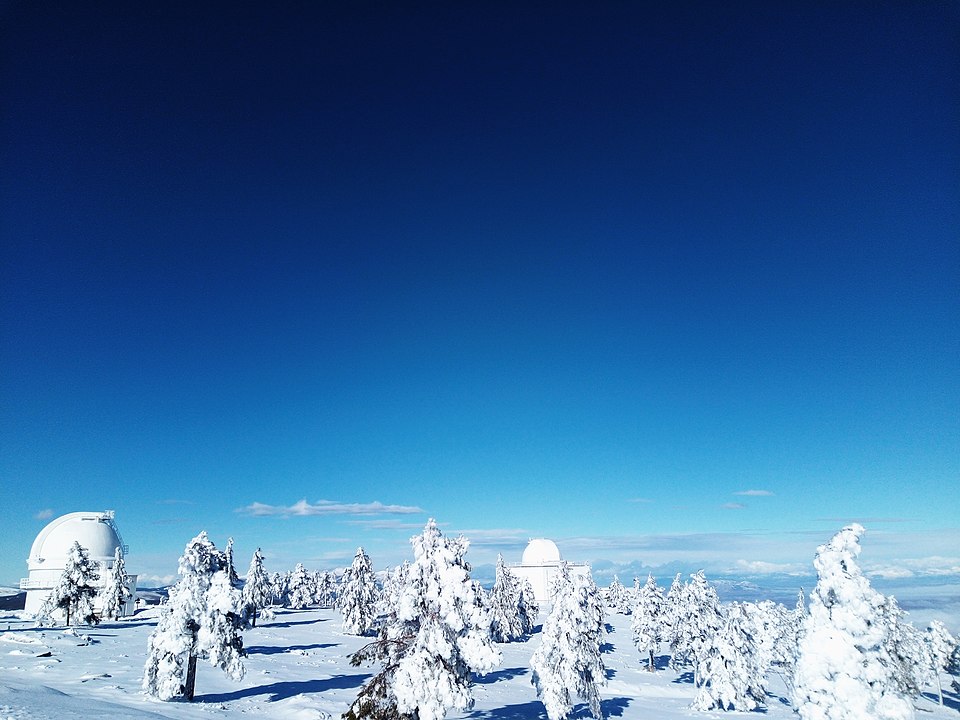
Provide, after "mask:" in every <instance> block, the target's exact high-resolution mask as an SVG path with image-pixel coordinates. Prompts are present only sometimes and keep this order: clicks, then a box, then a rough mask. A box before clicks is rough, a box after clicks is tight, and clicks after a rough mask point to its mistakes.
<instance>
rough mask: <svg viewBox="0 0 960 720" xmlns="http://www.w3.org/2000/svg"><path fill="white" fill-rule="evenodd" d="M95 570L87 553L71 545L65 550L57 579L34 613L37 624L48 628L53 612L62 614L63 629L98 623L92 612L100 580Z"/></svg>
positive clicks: (78, 546) (80, 546)
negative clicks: (63, 560)
mask: <svg viewBox="0 0 960 720" xmlns="http://www.w3.org/2000/svg"><path fill="white" fill-rule="evenodd" d="M98 567H99V564H98V563H97V562H96V561H94V560H91V559H90V553H88V552H87V549H86V548H85V547H83V546H82V545H80V543H79V542H76V541H74V543H73V545H71V546H70V549H69V550H67V560H66V563H65V564H64V568H63V572H62V573H61V574H60V579H59V580H57V584H56V585H55V586H54V588H53V590H52V591H51V592H50V594H49V595H48V596H47V598H46V600H44V602H43V605H42V606H41V607H40V611H39V612H38V613H37V622H38V623H39V624H41V625H46V624H50V623H52V622H53V621H54V616H55V614H56V613H57V612H61V613H63V616H64V624H66V625H70V624H71V623H78V622H80V623H83V624H85V625H93V624H95V623H97V622H99V620H98V618H97V616H96V614H95V613H94V611H93V601H94V598H96V596H97V586H98V583H97V581H98V580H99V579H100V573H99V572H98Z"/></svg>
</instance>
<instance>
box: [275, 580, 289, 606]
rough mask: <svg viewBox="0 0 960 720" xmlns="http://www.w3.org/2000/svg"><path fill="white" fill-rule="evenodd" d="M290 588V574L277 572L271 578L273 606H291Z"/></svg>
mask: <svg viewBox="0 0 960 720" xmlns="http://www.w3.org/2000/svg"><path fill="white" fill-rule="evenodd" d="M289 587H290V573H289V572H285V573H279V572H275V573H274V574H273V576H272V577H271V578H270V592H272V593H273V601H272V603H271V604H273V605H279V606H280V607H288V606H289V605H290V594H289V590H288V588H289Z"/></svg>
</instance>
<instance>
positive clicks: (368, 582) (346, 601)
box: [337, 547, 379, 635]
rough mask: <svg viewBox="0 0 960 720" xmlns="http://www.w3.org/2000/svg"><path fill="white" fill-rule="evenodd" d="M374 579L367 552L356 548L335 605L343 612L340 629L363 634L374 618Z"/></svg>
mask: <svg viewBox="0 0 960 720" xmlns="http://www.w3.org/2000/svg"><path fill="white" fill-rule="evenodd" d="M378 595H379V593H378V592H377V580H376V576H375V575H374V572H373V565H372V564H371V562H370V556H369V555H367V553H365V552H364V550H363V548H362V547H360V548H357V552H356V554H355V555H354V556H353V563H352V564H351V565H350V567H349V568H348V569H347V571H346V572H345V573H344V576H343V584H342V586H341V589H340V596H339V598H338V603H337V604H338V606H339V609H340V612H341V613H343V632H345V633H346V634H348V635H366V634H367V633H368V632H370V629H371V628H372V627H373V623H374V621H375V620H376V619H377V600H378Z"/></svg>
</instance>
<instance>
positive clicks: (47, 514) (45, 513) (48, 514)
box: [33, 508, 53, 520]
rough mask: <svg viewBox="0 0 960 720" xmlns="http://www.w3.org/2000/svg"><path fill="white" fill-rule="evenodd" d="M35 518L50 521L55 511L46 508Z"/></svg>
mask: <svg viewBox="0 0 960 720" xmlns="http://www.w3.org/2000/svg"><path fill="white" fill-rule="evenodd" d="M33 517H34V518H36V519H37V520H49V519H50V518H52V517H53V510H51V509H50V508H44V509H43V510H40V511H39V512H37V514H36V515H34V516H33Z"/></svg>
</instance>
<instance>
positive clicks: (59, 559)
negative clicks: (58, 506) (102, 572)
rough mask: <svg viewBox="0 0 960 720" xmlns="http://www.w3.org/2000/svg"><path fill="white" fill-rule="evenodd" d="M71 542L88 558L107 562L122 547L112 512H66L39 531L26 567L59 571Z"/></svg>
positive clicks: (65, 560)
mask: <svg viewBox="0 0 960 720" xmlns="http://www.w3.org/2000/svg"><path fill="white" fill-rule="evenodd" d="M74 542H78V543H80V544H81V545H82V546H83V547H84V548H86V550H87V552H88V553H89V554H90V559H91V560H96V561H98V562H101V563H104V562H109V564H111V565H112V564H113V554H114V552H116V549H117V548H118V547H119V548H123V541H122V540H121V539H120V533H119V532H118V531H117V526H116V525H114V523H113V513H112V512H109V511H108V512H75V513H70V514H69V515H62V516H61V517H58V518H57V519H56V520H54V521H53V522H51V523H50V524H49V525H47V526H46V527H45V528H44V529H43V530H41V531H40V534H39V535H37V539H36V540H34V541H33V546H32V547H31V548H30V557H29V558H27V567H28V569H30V570H46V569H57V570H61V571H62V570H63V568H64V566H65V565H66V562H67V551H69V550H70V548H71V547H72V546H73V543H74ZM125 549H126V548H123V550H121V552H123V551H124V550H125Z"/></svg>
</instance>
